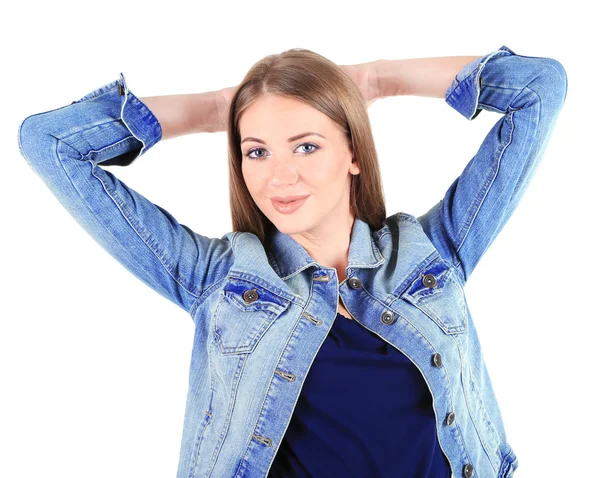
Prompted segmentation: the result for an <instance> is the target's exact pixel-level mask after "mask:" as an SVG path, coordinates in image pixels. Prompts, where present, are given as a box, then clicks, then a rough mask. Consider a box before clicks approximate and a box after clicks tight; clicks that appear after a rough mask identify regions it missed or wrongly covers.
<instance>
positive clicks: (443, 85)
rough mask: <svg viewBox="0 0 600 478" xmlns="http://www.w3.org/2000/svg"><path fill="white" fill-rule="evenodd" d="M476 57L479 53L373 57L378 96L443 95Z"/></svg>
mask: <svg viewBox="0 0 600 478" xmlns="http://www.w3.org/2000/svg"><path fill="white" fill-rule="evenodd" d="M477 58H481V56H444V57H434V58H409V59H401V60H376V61H375V62H374V63H375V70H376V72H377V73H376V74H377V82H378V85H379V86H378V90H379V94H380V95H381V96H380V97H381V98H385V97H386V96H398V95H408V96H426V97H431V98H445V95H446V91H447V90H448V88H449V87H450V85H451V84H452V80H454V77H455V76H456V74H457V73H458V72H459V71H460V70H461V69H462V68H463V67H464V66H466V65H467V64H468V63H469V62H471V61H473V60H475V59H477Z"/></svg>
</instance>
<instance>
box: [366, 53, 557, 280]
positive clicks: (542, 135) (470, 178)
mask: <svg viewBox="0 0 600 478" xmlns="http://www.w3.org/2000/svg"><path fill="white" fill-rule="evenodd" d="M377 66H378V74H380V75H381V76H380V77H379V84H380V85H381V91H380V93H379V94H381V95H382V96H383V97H385V96H391V95H392V94H404V95H421V96H431V97H442V98H445V101H446V103H447V104H448V105H450V106H451V107H452V108H454V109H455V110H456V111H457V112H459V113H460V114H461V115H462V116H463V117H465V118H466V119H467V120H469V121H472V120H474V119H475V118H477V116H478V115H479V114H480V113H481V111H482V110H488V111H490V112H492V113H496V114H498V113H499V114H500V115H502V116H501V117H500V119H499V120H498V121H497V122H496V124H494V126H493V127H492V128H491V130H490V131H489V132H488V134H487V135H486V137H485V138H484V139H483V142H482V143H481V146H480V147H479V149H478V150H477V152H476V153H475V154H474V156H473V157H472V158H471V159H470V161H469V162H468V164H467V165H466V166H465V168H464V170H463V171H462V173H461V174H460V175H459V176H458V177H457V178H456V179H455V180H454V181H453V182H452V184H450V186H449V187H448V188H447V190H446V192H445V194H444V195H443V197H442V199H441V200H440V201H438V202H437V203H436V204H435V205H433V207H431V209H430V210H429V211H427V212H426V213H425V214H423V215H421V216H419V217H418V218H417V219H418V221H419V223H420V224H421V225H422V227H423V230H424V231H425V232H426V234H427V236H428V237H429V239H430V240H431V242H432V243H433V244H434V245H435V247H436V249H437V250H438V251H439V252H440V254H441V255H442V256H444V258H445V259H447V260H449V261H451V262H452V264H453V265H454V266H455V267H456V268H457V270H459V271H460V272H461V274H460V276H461V278H462V281H463V283H466V282H467V280H468V278H469V276H470V275H471V273H472V272H473V270H474V268H475V266H476V265H477V263H478V262H479V260H480V259H481V257H482V256H483V255H484V254H485V252H486V251H487V249H488V248H489V247H490V245H491V244H492V242H493V241H494V240H495V239H496V237H497V236H498V234H499V233H500V231H502V229H503V228H504V226H505V225H506V223H507V221H508V220H509V219H510V217H511V216H512V214H513V212H514V211H515V209H516V207H517V206H518V204H519V203H520V201H521V198H522V197H523V194H524V193H525V191H526V190H527V188H528V186H529V184H530V183H531V180H532V178H533V177H534V175H535V172H536V170H537V167H538V165H539V164H540V160H541V159H542V157H543V155H544V152H545V150H546V147H547V145H548V142H549V140H550V137H551V135H552V132H553V130H554V127H555V125H556V122H557V119H558V117H559V115H560V111H561V109H562V107H563V103H564V101H565V98H566V94H567V74H566V72H565V69H564V68H563V66H562V65H561V64H560V62H558V61H557V60H555V59H552V58H545V57H534V56H523V55H518V54H517V53H515V52H514V51H513V50H511V49H510V48H508V47H507V46H502V47H501V48H499V49H498V50H496V51H493V52H491V53H489V54H488V55H485V56H482V57H469V56H467V57H445V58H444V57H441V58H423V59H411V60H393V61H385V60H384V61H378V62H377Z"/></svg>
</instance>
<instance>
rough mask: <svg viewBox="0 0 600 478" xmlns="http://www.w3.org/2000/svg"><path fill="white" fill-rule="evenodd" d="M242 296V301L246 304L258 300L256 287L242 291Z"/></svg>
mask: <svg viewBox="0 0 600 478" xmlns="http://www.w3.org/2000/svg"><path fill="white" fill-rule="evenodd" d="M243 298H244V302H246V303H247V304H251V303H252V302H255V301H257V300H258V293H257V292H256V289H250V290H247V291H246V292H244V294H243Z"/></svg>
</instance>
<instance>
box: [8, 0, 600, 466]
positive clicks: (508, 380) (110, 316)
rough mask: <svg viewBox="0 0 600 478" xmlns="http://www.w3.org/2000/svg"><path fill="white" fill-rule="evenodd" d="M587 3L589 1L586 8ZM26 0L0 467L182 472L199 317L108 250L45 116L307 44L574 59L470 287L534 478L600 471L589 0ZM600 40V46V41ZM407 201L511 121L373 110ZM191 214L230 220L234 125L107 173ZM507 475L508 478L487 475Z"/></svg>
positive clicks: (523, 459)
mask: <svg viewBox="0 0 600 478" xmlns="http://www.w3.org/2000/svg"><path fill="white" fill-rule="evenodd" d="M578 4H579V5H578ZM421 5H422V6H415V5H413V4H410V5H409V4H408V3H404V2H377V1H370V2H361V3H358V4H352V3H339V4H335V5H330V4H329V3H326V2H302V3H299V2H291V3H290V2H244V3H239V4H235V3H232V2H225V3H223V4H222V5H220V6H218V5H217V4H216V3H215V2H213V3H208V2H189V3H186V2H178V1H170V2H160V3H157V4H152V3H148V2H127V1H120V2H66V1H63V0H58V1H54V2H41V1H40V2H21V3H19V4H18V5H17V4H13V6H12V9H13V10H12V13H11V14H9V13H8V12H5V16H4V22H3V23H4V26H3V30H2V32H1V33H0V35H1V36H2V56H3V60H4V62H3V68H2V70H3V74H2V85H1V86H2V92H3V101H2V108H3V114H2V117H1V121H2V128H1V130H2V143H1V144H2V145H3V148H4V153H3V158H4V159H3V168H2V173H3V174H2V179H3V181H2V188H0V194H1V201H2V221H1V224H2V225H1V227H2V234H1V235H0V237H1V240H2V244H1V246H2V248H1V249H2V252H3V254H2V272H3V274H2V300H1V303H0V316H1V321H0V367H1V368H0V380H1V382H0V383H1V385H0V387H1V394H0V450H1V451H0V455H1V458H0V476H2V477H10V478H13V477H14V478H17V477H19V478H20V477H39V476H60V477H62V478H68V477H83V476H85V477H138V476H144V477H168V476H175V472H176V468H177V463H178V456H179V446H180V440H181V432H182V426H183V414H184V407H185V399H186V392H187V373H188V367H189V361H190V354H191V346H192V339H193V323H192V320H191V317H189V316H188V315H186V314H185V312H183V311H182V310H181V309H179V308H178V307H177V306H175V305H174V304H172V303H170V302H169V301H167V300H165V299H164V298H163V297H162V296H160V295H158V294H157V293H155V292H154V291H153V290H151V289H150V288H149V287H147V286H146V285H145V284H143V283H142V282H140V281H138V280H137V279H136V278H135V277H134V276H132V275H130V273H129V272H127V271H126V270H125V269H124V268H122V266H121V265H120V264H119V263H118V262H117V261H116V260H114V259H113V258H112V257H111V256H109V255H108V254H107V253H106V252H105V251H104V250H103V249H101V248H100V247H99V246H98V244H96V243H95V242H94V241H93V240H92V239H91V238H90V236H88V235H87V233H86V232H85V231H84V230H83V229H82V228H81V227H80V226H79V225H78V224H77V223H76V222H75V221H74V219H72V218H71V217H70V216H69V215H68V213H67V212H66V210H65V209H63V208H62V207H61V206H60V204H59V202H58V201H57V200H56V198H54V196H53V195H52V193H51V192H50V191H49V190H48V189H47V188H46V187H45V186H44V184H43V182H42V180H41V179H40V178H38V177H36V176H35V174H34V173H33V171H32V170H31V168H30V167H29V166H28V165H27V163H26V162H25V160H24V159H23V158H22V157H21V156H20V153H19V149H18V140H17V131H18V127H19V125H20V122H21V121H22V120H23V119H24V118H25V117H26V116H28V115H31V114H34V113H38V112H42V111H47V110H50V109H54V108H58V107H60V106H64V105H67V104H69V103H70V102H72V101H74V100H76V99H79V98H80V97H82V96H83V95H85V94H87V93H88V92H90V91H92V90H94V89H96V88H98V87H100V86H103V85H105V84H107V83H109V82H112V81H114V80H116V79H117V78H118V75H119V72H121V71H122V72H124V73H125V75H126V77H127V81H128V85H129V87H130V89H131V90H132V92H133V93H134V94H135V95H136V96H138V97H143V96H155V95H164V94H178V93H199V92H204V91H209V90H217V89H221V88H224V87H228V86H234V85H236V84H237V83H239V81H240V80H241V79H242V77H243V76H244V74H245V73H246V71H247V70H248V69H249V68H250V67H251V65H252V64H253V63H255V62H256V61H257V60H259V59H260V58H262V57H264V56H266V55H268V54H271V53H277V52H281V51H283V50H285V49H288V48H292V47H303V48H308V49H311V50H313V51H316V52H318V53H320V54H322V55H324V56H326V57H328V58H329V59H331V60H332V61H334V62H336V63H338V64H354V63H362V62H367V61H372V60H375V59H400V58H417V57H433V56H453V55H479V56H483V55H486V54H488V53H490V52H492V51H494V50H496V49H498V48H499V47H500V46H502V45H506V46H508V47H509V48H511V49H513V50H514V51H515V52H516V53H517V54H522V55H526V56H543V57H551V58H554V59H557V60H558V61H560V62H561V63H562V65H563V66H564V67H565V69H566V72H567V75H568V81H569V89H568V93H567V99H566V103H565V105H564V107H563V111H562V113H561V116H560V118H559V120H558V123H557V125H556V128H555V131H554V134H553V137H552V138H551V140H550V143H549V144H548V147H547V150H546V152H545V156H544V159H543V161H542V163H541V165H540V167H539V169H538V172H537V175H536V176H535V178H534V179H533V181H532V183H531V185H530V187H529V189H528V190H527V192H526V193H525V195H524V196H523V198H522V201H521V203H520V205H519V207H518V208H517V210H516V212H515V213H514V215H513V217H512V218H511V219H510V221H509V222H508V224H507V225H506V227H505V228H504V230H503V231H502V232H501V233H500V235H499V236H498V237H497V239H496V241H495V242H494V243H493V244H492V246H491V247H490V249H489V250H488V251H487V253H486V255H485V256H484V257H483V259H482V260H481V262H480V263H479V264H478V266H477V268H476V269H475V271H474V273H473V274H472V276H471V277H470V280H469V283H468V284H467V286H466V293H467V299H468V301H469V307H470V309H471V312H472V314H473V317H474V320H475V323H476V326H477V330H478V333H479V337H480V340H481V343H482V347H483V352H484V357H485V359H486V363H487V366H488V370H489V373H490V376H491V378H492V381H493V384H494V390H495V392H496V396H497V398H498V401H499V404H500V406H501V410H502V415H503V418H504V423H505V428H506V433H507V437H508V441H509V443H510V445H511V446H512V447H513V449H514V450H515V453H516V454H517V457H518V459H519V469H518V471H517V472H516V476H518V477H520V478H527V477H548V476H552V477H555V476H597V473H598V471H597V470H598V464H597V459H598V454H597V445H598V441H597V436H598V427H599V425H600V419H599V415H598V413H597V407H596V405H597V403H598V395H597V394H595V393H594V386H596V385H597V382H598V377H599V372H598V363H599V362H598V347H597V346H598V332H599V328H598V319H600V314H599V312H598V306H597V301H596V300H595V299H596V298H597V296H598V292H597V290H598V285H597V279H598V270H599V267H600V263H599V261H598V255H597V252H598V236H597V227H596V226H597V219H598V212H597V211H598V205H599V204H598V200H597V192H598V185H597V182H598V177H599V174H598V173H599V172H600V171H599V168H598V160H599V159H600V158H599V154H598V148H597V144H598V140H599V134H598V120H597V112H598V110H599V106H600V103H599V100H598V98H599V96H600V94H599V92H598V84H599V75H598V73H599V72H598V66H597V65H598V49H597V45H598V36H597V25H596V23H595V19H594V16H593V15H592V14H591V12H590V11H589V10H586V8H585V7H581V6H580V5H584V3H583V2H568V3H566V4H564V5H561V8H560V9H557V8H556V7H552V6H551V5H550V4H548V3H546V2H535V3H534V2H512V1H510V2H501V3H486V2H472V3H468V2H443V3H442V2H440V3H439V4H436V3H435V2H426V3H424V4H421ZM594 44H595V45H596V48H594ZM369 113H370V117H371V121H372V127H373V132H374V135H375V139H376V144H377V150H378V153H379V158H380V162H381V170H382V175H383V180H384V188H385V194H386V201H387V207H388V215H390V214H393V213H395V212H397V211H404V212H408V213H410V214H413V215H415V216H418V215H420V214H423V213H424V212H426V211H427V210H428V209H429V208H430V207H431V206H432V205H434V204H435V203H436V202H437V201H439V199H441V198H442V196H443V194H444V192H445V191H446V189H447V187H448V186H449V185H450V184H451V183H452V181H453V180H454V179H455V178H456V177H457V176H458V175H459V174H460V173H461V172H462V170H463V168H464V167H465V166H466V164H467V163H468V161H469V160H470V159H471V158H472V156H473V155H474V154H475V153H476V151H477V149H478V147H479V145H480V144H481V142H482V141H483V138H484V137H485V135H486V134H487V132H488V131H489V129H490V128H491V127H492V126H493V125H494V124H495V122H496V121H498V119H499V118H500V116H499V115H498V114H496V113H491V112H488V111H483V112H482V113H481V114H480V115H479V117H478V118H476V120H474V121H472V122H469V121H467V120H466V119H465V118H464V117H462V116H461V115H460V114H459V113H458V112H456V111H455V110H453V109H452V108H451V107H450V106H448V105H447V104H446V103H445V102H444V101H443V100H442V99H435V98H423V97H393V98H387V99H384V100H380V101H378V102H376V103H375V104H374V105H373V106H371V107H370V108H369ZM107 168H108V169H109V170H110V171H111V172H113V173H114V174H116V175H117V176H118V177H119V179H121V180H122V181H124V182H125V183H127V184H128V185H129V186H131V187H133V188H134V189H135V190H137V191H139V192H141V193H143V194H144V195H145V196H146V197H147V198H149V199H150V200H151V201H153V202H154V203H156V204H159V205H160V206H162V207H164V208H165V209H167V210H168V211H170V212H171V213H173V214H174V215H175V217H176V218H177V219H178V220H179V222H181V223H183V224H185V225H188V226H189V227H191V228H192V229H194V230H196V231H198V232H201V233H202V234H205V235H208V236H211V237H221V236H222V235H223V234H225V233H226V232H227V231H229V230H230V229H231V223H230V213H229V196H228V190H227V155H226V133H225V132H220V133H213V134H209V133H202V134H197V135H189V136H184V137H179V138H175V139H173V140H169V141H164V142H160V143H159V144H157V145H156V146H155V147H154V148H153V149H152V150H150V151H149V152H148V153H147V154H146V155H144V156H143V157H142V158H141V159H138V160H137V161H136V162H135V163H134V164H133V165H131V166H130V167H124V168H123V167H116V166H109V167H107ZM482 478H488V477H482Z"/></svg>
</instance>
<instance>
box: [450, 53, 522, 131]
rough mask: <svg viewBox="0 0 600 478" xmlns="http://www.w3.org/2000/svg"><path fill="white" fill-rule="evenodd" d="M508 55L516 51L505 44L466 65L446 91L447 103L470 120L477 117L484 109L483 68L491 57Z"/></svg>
mask: <svg viewBox="0 0 600 478" xmlns="http://www.w3.org/2000/svg"><path fill="white" fill-rule="evenodd" d="M508 55H516V53H515V52H514V51H513V50H511V49H510V48H508V47H507V46H505V45H503V46H501V47H500V48H499V49H498V50H496V51H494V52H492V53H489V54H488V55H486V56H483V57H481V58H477V59H475V60H473V61H472V62H470V63H468V64H467V65H465V66H464V67H463V68H462V69H461V70H460V71H459V72H458V74H457V75H456V77H455V78H454V80H452V84H451V85H450V88H448V90H447V91H446V103H448V104H449V105H450V106H452V108H454V109H455V110H456V111H458V112H459V113H460V114H461V115H463V116H464V117H465V118H467V119H468V120H469V121H472V120H474V119H475V118H477V116H478V115H479V113H481V110H482V108H481V107H480V106H479V94H480V92H481V70H483V68H484V67H485V64H486V63H487V62H488V60H489V59H490V58H493V57H495V56H508Z"/></svg>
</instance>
